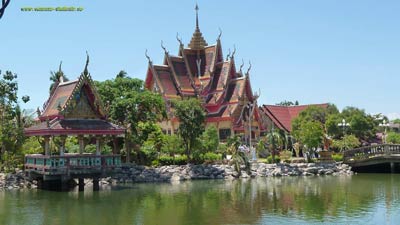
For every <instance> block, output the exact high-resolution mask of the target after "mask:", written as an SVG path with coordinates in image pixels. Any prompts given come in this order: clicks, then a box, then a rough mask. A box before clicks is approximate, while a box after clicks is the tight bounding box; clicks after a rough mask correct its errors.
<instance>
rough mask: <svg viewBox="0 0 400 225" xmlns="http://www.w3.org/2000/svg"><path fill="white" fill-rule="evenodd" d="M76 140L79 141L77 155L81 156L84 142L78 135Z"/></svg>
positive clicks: (81, 136)
mask: <svg viewBox="0 0 400 225" xmlns="http://www.w3.org/2000/svg"><path fill="white" fill-rule="evenodd" d="M78 140H79V154H83V152H84V151H85V142H84V140H83V135H79V136H78Z"/></svg>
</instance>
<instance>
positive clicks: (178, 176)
mask: <svg viewBox="0 0 400 225" xmlns="http://www.w3.org/2000/svg"><path fill="white" fill-rule="evenodd" d="M352 174H353V172H352V171H351V168H350V167H349V166H348V165H346V164H336V163H329V164H325V163H324V164H319V163H296V164H289V163H279V164H265V163H253V164H252V166H251V169H250V171H245V169H244V168H243V167H242V168H241V173H240V174H239V173H238V172H236V171H235V169H234V166H233V165H184V166H162V167H157V168H149V167H144V166H131V167H123V168H122V171H121V172H120V173H118V174H115V175H114V176H113V177H111V178H107V179H106V180H103V181H102V182H103V183H105V182H110V183H136V182H170V181H172V182H173V181H184V180H200V179H237V178H255V177H282V176H320V175H335V176H336V175H352Z"/></svg>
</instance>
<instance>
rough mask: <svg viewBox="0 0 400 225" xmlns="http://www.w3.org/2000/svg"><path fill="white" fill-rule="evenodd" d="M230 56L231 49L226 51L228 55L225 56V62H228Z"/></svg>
mask: <svg viewBox="0 0 400 225" xmlns="http://www.w3.org/2000/svg"><path fill="white" fill-rule="evenodd" d="M230 56H231V49H228V55H226V59H225V61H228V59H229V57H230Z"/></svg>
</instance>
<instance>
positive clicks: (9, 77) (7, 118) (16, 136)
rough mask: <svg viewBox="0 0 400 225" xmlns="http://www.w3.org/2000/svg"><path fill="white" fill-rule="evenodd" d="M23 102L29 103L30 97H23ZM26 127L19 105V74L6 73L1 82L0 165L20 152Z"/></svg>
mask: <svg viewBox="0 0 400 225" xmlns="http://www.w3.org/2000/svg"><path fill="white" fill-rule="evenodd" d="M0 74H2V73H1V71H0ZM22 100H23V102H27V101H29V97H28V96H23V97H22ZM24 127H25V123H24V116H23V112H22V110H21V108H20V107H19V104H18V83H17V74H15V73H12V72H11V71H6V72H5V73H4V74H3V78H2V79H1V80H0V153H1V155H0V156H1V158H0V163H2V164H4V162H5V161H6V160H7V159H11V158H12V159H14V156H15V154H17V153H19V152H20V150H21V147H22V145H23V141H24V139H25V138H24V135H23V130H24ZM7 164H9V162H7ZM12 166H14V165H12ZM7 167H8V168H10V167H9V166H7Z"/></svg>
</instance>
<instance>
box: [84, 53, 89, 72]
mask: <svg viewBox="0 0 400 225" xmlns="http://www.w3.org/2000/svg"><path fill="white" fill-rule="evenodd" d="M88 66H89V53H88V51H86V65H85V70H84V71H83V74H85V75H88V74H89V71H88Z"/></svg>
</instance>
